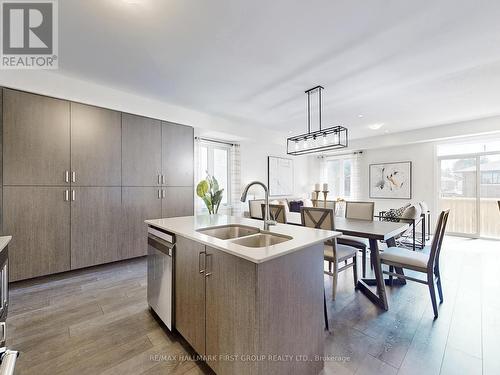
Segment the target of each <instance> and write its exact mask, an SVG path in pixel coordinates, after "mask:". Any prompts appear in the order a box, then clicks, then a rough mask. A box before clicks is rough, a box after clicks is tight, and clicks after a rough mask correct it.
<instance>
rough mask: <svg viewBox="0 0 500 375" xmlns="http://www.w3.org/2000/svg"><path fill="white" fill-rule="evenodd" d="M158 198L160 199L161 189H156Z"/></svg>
mask: <svg viewBox="0 0 500 375" xmlns="http://www.w3.org/2000/svg"><path fill="white" fill-rule="evenodd" d="M158 199H161V191H160V189H158Z"/></svg>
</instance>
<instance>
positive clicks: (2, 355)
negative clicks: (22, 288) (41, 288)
mask: <svg viewBox="0 0 500 375" xmlns="http://www.w3.org/2000/svg"><path fill="white" fill-rule="evenodd" d="M8 309H9V249H8V247H5V248H4V249H3V250H2V251H1V252H0V329H1V336H0V362H1V364H0V375H12V374H14V369H15V367H16V360H17V356H18V354H19V353H18V352H17V351H15V350H9V349H7V347H6V338H7V325H6V323H5V321H6V319H7V311H8Z"/></svg>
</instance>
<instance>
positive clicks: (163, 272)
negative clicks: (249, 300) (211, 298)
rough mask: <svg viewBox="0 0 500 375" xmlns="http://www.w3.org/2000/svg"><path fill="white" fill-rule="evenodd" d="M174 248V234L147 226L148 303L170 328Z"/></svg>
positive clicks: (171, 319) (171, 320)
mask: <svg viewBox="0 0 500 375" xmlns="http://www.w3.org/2000/svg"><path fill="white" fill-rule="evenodd" d="M174 248H175V235H173V234H170V233H168V232H165V231H163V230H161V229H158V228H153V227H148V304H149V306H150V307H151V308H152V309H153V310H154V312H155V313H156V314H157V315H158V316H159V317H160V319H161V320H162V321H163V323H165V325H166V326H167V327H168V329H170V330H171V329H172V322H173V280H174V279H173V261H174ZM0 375H1V374H0Z"/></svg>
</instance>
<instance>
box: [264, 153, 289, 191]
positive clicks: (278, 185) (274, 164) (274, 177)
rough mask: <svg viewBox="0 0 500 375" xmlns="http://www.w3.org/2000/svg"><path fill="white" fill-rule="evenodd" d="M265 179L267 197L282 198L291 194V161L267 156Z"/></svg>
mask: <svg viewBox="0 0 500 375" xmlns="http://www.w3.org/2000/svg"><path fill="white" fill-rule="evenodd" d="M267 172H268V174H267V177H268V181H267V183H268V186H269V195H271V196H283V195H292V194H293V160H292V159H286V158H279V157H275V156H268V158H267Z"/></svg>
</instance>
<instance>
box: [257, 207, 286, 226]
mask: <svg viewBox="0 0 500 375" xmlns="http://www.w3.org/2000/svg"><path fill="white" fill-rule="evenodd" d="M260 207H261V210H262V217H264V216H265V212H266V205H265V204H262V205H261V206H260ZM269 216H270V217H271V220H274V221H276V222H277V223H281V224H286V210H285V206H284V205H282V204H270V205H269Z"/></svg>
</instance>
